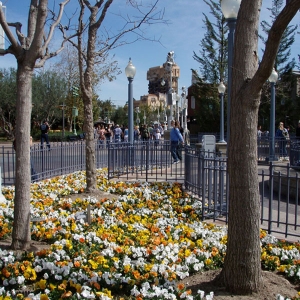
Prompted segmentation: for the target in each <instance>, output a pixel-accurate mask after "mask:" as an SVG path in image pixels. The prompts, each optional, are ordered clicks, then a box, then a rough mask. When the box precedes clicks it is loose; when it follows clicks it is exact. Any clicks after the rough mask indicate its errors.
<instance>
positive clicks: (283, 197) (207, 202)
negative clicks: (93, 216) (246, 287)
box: [0, 141, 300, 239]
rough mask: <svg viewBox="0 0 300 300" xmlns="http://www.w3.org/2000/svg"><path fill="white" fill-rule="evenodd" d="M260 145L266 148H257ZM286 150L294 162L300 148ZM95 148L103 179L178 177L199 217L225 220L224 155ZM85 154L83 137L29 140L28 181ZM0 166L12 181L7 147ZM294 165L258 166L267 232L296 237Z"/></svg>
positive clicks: (299, 187)
mask: <svg viewBox="0 0 300 300" xmlns="http://www.w3.org/2000/svg"><path fill="white" fill-rule="evenodd" d="M260 145H262V144H260ZM264 148H268V147H267V146H265V147H261V149H264ZM261 149H259V148H258V151H262V150H261ZM288 149H289V156H290V158H291V159H290V160H291V162H297V161H298V157H300V150H299V149H298V144H297V143H296V141H292V142H289V147H288ZM95 153H96V167H97V168H104V167H105V168H106V167H107V168H108V177H109V178H120V179H121V180H143V181H176V182H180V183H182V184H184V188H185V190H187V191H189V192H190V193H192V194H194V195H195V196H197V197H198V198H199V204H200V203H201V205H202V207H203V209H202V213H201V214H202V215H201V218H202V219H203V220H204V219H208V218H210V219H213V220H218V221H221V222H226V223H227V216H228V204H229V194H228V192H229V180H228V174H227V159H226V157H224V156H222V157H219V156H217V155H214V156H212V155H211V153H205V152H203V151H202V150H201V149H198V148H196V147H185V148H184V149H182V161H181V162H180V163H179V164H172V158H171V154H170V143H169V141H161V142H160V143H159V144H156V143H155V142H154V141H149V142H137V143H134V145H130V144H128V143H111V144H109V145H105V144H97V145H96V146H95ZM266 153H268V152H266ZM85 155H86V154H85V141H77V142H69V143H67V142H64V143H57V144H55V143H51V150H50V151H49V150H48V149H47V148H43V149H41V148H40V146H39V145H34V146H33V147H32V148H31V163H32V168H33V169H34V174H32V175H34V176H32V180H42V179H46V178H51V177H54V176H58V175H63V174H68V173H72V172H74V171H78V170H85ZM0 165H1V172H2V174H1V176H2V184H3V185H13V184H14V181H15V151H14V150H13V148H12V146H2V147H0ZM298 168H299V167H297V166H296V165H294V166H293V165H291V164H290V163H289V162H287V163H286V162H285V163H284V162H280V161H278V162H276V163H275V162H271V163H270V164H259V165H258V170H259V171H258V177H259V191H260V199H261V201H260V202H261V226H262V227H263V228H265V229H267V230H268V232H269V233H276V234H277V235H279V236H280V235H281V236H282V237H291V238H295V239H296V238H300V230H299V229H300V228H299V227H300V207H299V204H300V178H299V176H300V173H298Z"/></svg>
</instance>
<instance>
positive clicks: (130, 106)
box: [125, 58, 136, 144]
mask: <svg viewBox="0 0 300 300" xmlns="http://www.w3.org/2000/svg"><path fill="white" fill-rule="evenodd" d="M135 73H136V69H135V66H134V65H133V64H132V61H131V58H129V62H128V65H127V67H126V68H125V74H126V77H127V78H128V82H129V83H128V141H129V143H130V144H133V124H134V123H133V92H132V82H133V78H134V76H135Z"/></svg>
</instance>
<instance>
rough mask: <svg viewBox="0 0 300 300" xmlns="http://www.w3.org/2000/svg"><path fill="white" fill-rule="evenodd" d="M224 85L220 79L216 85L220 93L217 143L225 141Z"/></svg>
mask: <svg viewBox="0 0 300 300" xmlns="http://www.w3.org/2000/svg"><path fill="white" fill-rule="evenodd" d="M225 90H226V87H225V85H224V83H223V82H222V81H221V82H220V84H219V86H218V92H219V94H220V100H221V103H220V106H221V107H220V140H219V143H226V142H225V140H224V93H225Z"/></svg>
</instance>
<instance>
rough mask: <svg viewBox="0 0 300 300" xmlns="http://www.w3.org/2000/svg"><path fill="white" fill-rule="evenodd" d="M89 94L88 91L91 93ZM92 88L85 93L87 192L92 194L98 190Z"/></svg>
mask: <svg viewBox="0 0 300 300" xmlns="http://www.w3.org/2000/svg"><path fill="white" fill-rule="evenodd" d="M89 90H90V92H88V93H87V91H89ZM92 98H93V94H92V88H91V87H90V88H89V89H87V86H86V87H85V93H83V102H84V132H85V133H86V135H85V139H86V149H85V153H86V186H87V187H86V192H87V193H91V192H93V191H94V190H95V189H96V158H95V139H94V120H93V103H92Z"/></svg>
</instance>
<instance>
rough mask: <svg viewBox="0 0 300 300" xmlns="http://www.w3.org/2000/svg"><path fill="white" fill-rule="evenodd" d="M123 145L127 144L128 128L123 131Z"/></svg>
mask: <svg viewBox="0 0 300 300" xmlns="http://www.w3.org/2000/svg"><path fill="white" fill-rule="evenodd" d="M124 143H128V126H125V129H124Z"/></svg>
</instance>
